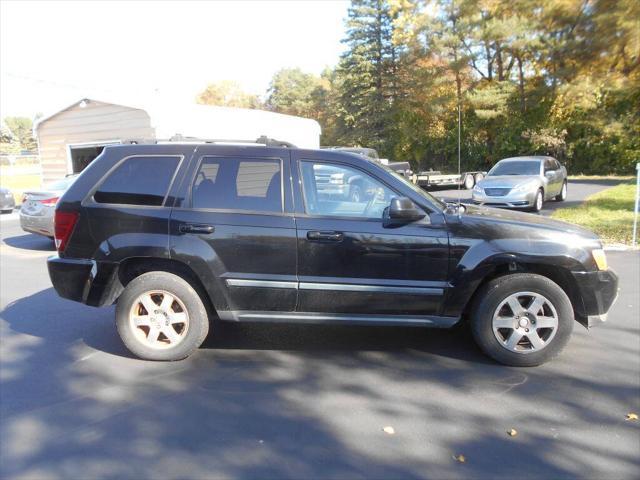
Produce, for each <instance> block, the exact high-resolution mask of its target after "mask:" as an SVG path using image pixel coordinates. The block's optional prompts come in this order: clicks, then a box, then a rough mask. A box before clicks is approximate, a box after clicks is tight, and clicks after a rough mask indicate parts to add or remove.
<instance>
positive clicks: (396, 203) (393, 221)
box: [384, 197, 427, 226]
mask: <svg viewBox="0 0 640 480" xmlns="http://www.w3.org/2000/svg"><path fill="white" fill-rule="evenodd" d="M426 215H427V214H426V213H425V212H423V211H422V210H421V209H419V208H418V207H417V206H416V204H415V203H413V202H412V201H411V200H410V199H408V198H407V197H393V198H392V199H391V204H390V205H389V207H388V208H387V209H385V214H384V220H385V225H389V226H393V225H403V224H405V223H411V222H415V221H416V220H420V219H422V218H424V217H425V216H426Z"/></svg>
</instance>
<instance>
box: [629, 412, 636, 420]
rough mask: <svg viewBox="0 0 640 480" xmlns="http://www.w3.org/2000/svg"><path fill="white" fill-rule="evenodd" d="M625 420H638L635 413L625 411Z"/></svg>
mask: <svg viewBox="0 0 640 480" xmlns="http://www.w3.org/2000/svg"><path fill="white" fill-rule="evenodd" d="M627 420H638V414H637V413H627Z"/></svg>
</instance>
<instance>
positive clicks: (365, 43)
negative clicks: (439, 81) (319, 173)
mask: <svg viewBox="0 0 640 480" xmlns="http://www.w3.org/2000/svg"><path fill="white" fill-rule="evenodd" d="M394 18H395V14H394V13H393V12H392V9H391V6H390V5H389V2H388V1H387V0H353V1H352V3H351V7H350V8H349V13H348V20H347V35H346V39H345V40H344V42H345V43H346V44H347V46H348V48H347V51H346V52H345V53H344V54H343V55H342V58H341V60H340V64H339V66H338V71H337V75H338V77H339V80H338V83H339V108H338V112H337V115H338V122H337V123H338V125H337V129H338V132H337V134H338V137H339V140H340V141H341V142H343V143H345V144H348V145H360V146H367V147H372V148H376V149H378V150H379V151H380V153H381V154H382V155H387V154H388V153H389V152H390V150H391V141H392V139H391V135H390V133H391V123H392V116H393V111H394V104H395V101H396V99H397V97H398V84H397V81H396V80H397V78H396V77H397V74H398V64H399V62H398V56H399V52H398V48H397V47H396V46H395V45H394V42H393V33H394Z"/></svg>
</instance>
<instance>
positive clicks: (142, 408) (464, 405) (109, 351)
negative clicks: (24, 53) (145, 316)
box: [0, 188, 640, 479]
mask: <svg viewBox="0 0 640 480" xmlns="http://www.w3.org/2000/svg"><path fill="white" fill-rule="evenodd" d="M573 191H574V192H575V188H574V189H573ZM571 198H572V197H569V201H571ZM0 232H1V243H0V265H1V271H0V282H1V288H0V335H1V337H0V338H1V342H0V355H1V356H0V388H1V390H0V394H1V396H0V420H1V421H0V477H1V478H38V479H40V478H42V479H75V478H83V479H85V478H117V479H125V478H136V479H139V478H151V477H153V478H162V479H174V478H175V479H177V478H264V477H278V478H296V479H298V478H346V477H348V478H464V479H466V478H516V477H517V478H625V479H626V478H629V479H630V478H637V475H638V471H640V422H638V421H631V420H626V419H625V416H626V415H627V414H628V413H630V412H635V413H640V281H639V280H640V254H639V253H638V252H637V251H636V252H610V253H609V263H610V265H611V266H612V268H613V269H615V270H616V271H617V272H618V274H619V275H620V286H621V290H620V295H619V297H618V301H617V303H616V304H615V305H614V307H613V308H612V310H611V313H610V317H609V322H608V324H606V325H603V326H601V327H598V328H596V329H593V330H592V331H589V332H588V331H586V330H585V329H583V328H582V327H580V326H578V325H577V326H576V328H575V330H574V334H573V337H572V339H571V341H570V343H569V345H568V347H567V348H566V349H565V351H564V352H563V354H562V355H561V356H560V357H559V358H557V359H556V360H555V361H553V362H551V363H549V364H547V365H544V366H541V367H537V368H530V369H519V368H508V367H504V366H500V365H498V364H496V363H494V362H493V361H491V360H489V359H488V358H486V357H485V356H483V355H482V354H481V353H480V351H479V350H478V349H477V348H476V347H475V345H474V344H473V342H472V340H471V338H470V336H469V335H468V334H466V333H465V332H464V331H435V330H421V329H412V328H395V329H394V328H382V327H377V328H370V327H320V326H315V327H309V326H306V327H304V326H284V325H274V326H265V325H255V326H252V325H224V326H222V325H216V326H215V327H214V329H213V331H212V334H211V335H210V337H209V339H208V340H207V341H206V343H205V346H204V347H203V348H201V349H200V351H198V352H197V353H196V354H195V355H193V356H192V357H191V358H189V359H187V360H184V361H181V362H175V363H154V362H145V361H140V360H136V359H134V358H132V357H131V356H130V355H129V354H128V353H127V351H126V350H125V349H124V347H123V346H122V345H121V343H120V340H119V339H118V337H117V334H116V330H115V326H114V321H113V313H114V309H113V307H111V308H105V309H94V308H90V307H86V306H83V305H80V304H76V303H73V302H70V301H66V300H62V299H60V298H58V297H57V295H56V294H55V292H54V291H53V289H52V287H51V284H50V282H49V279H48V276H47V273H46V265H45V260H46V258H47V256H49V255H51V254H52V253H53V245H52V243H51V242H50V241H49V240H47V239H45V238H42V237H38V236H35V235H29V234H25V233H24V232H22V231H21V230H20V228H19V225H18V221H17V218H16V215H15V214H12V215H10V216H3V218H2V220H1V222H0ZM387 426H391V427H393V429H394V431H395V433H394V434H393V435H391V434H388V433H385V432H384V431H383V428H384V427H387ZM512 428H513V429H516V430H517V432H518V433H517V435H516V436H513V437H511V436H509V435H507V431H508V430H510V429H512ZM459 455H463V456H464V458H465V461H464V463H462V462H460V461H458V460H456V459H455V458H454V457H456V456H459Z"/></svg>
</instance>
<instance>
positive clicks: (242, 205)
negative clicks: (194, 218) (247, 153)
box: [192, 157, 282, 212]
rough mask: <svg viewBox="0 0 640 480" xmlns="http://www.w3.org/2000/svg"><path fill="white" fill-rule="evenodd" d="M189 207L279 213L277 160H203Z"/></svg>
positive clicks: (206, 158)
mask: <svg viewBox="0 0 640 480" xmlns="http://www.w3.org/2000/svg"><path fill="white" fill-rule="evenodd" d="M192 205H193V207H194V208H219V209H227V210H246V211H255V212H282V180H281V175H280V160H274V159H257V158H247V159H241V158H219V157H204V158H203V159H202V162H201V164H200V168H199V169H198V173H197V174H196V178H195V180H194V183H193V188H192Z"/></svg>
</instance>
